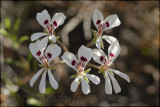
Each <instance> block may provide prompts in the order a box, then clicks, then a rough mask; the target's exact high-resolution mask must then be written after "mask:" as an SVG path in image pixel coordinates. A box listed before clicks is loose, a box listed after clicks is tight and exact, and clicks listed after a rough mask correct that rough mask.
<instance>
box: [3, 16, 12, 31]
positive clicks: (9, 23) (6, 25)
mask: <svg viewBox="0 0 160 107" xmlns="http://www.w3.org/2000/svg"><path fill="white" fill-rule="evenodd" d="M4 23H5V27H6V29H7V30H10V29H11V21H10V19H9V18H8V17H7V18H5V20H4Z"/></svg>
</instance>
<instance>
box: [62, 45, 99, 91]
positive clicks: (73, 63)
mask: <svg viewBox="0 0 160 107" xmlns="http://www.w3.org/2000/svg"><path fill="white" fill-rule="evenodd" d="M92 55H93V51H92V49H90V48H86V47H85V46H83V45H82V46H81V47H80V48H79V50H78V59H77V58H76V56H75V55H74V54H72V53H70V52H65V53H64V54H63V56H62V57H61V58H62V59H63V61H64V62H66V64H67V65H68V66H70V67H72V68H73V69H75V70H76V71H77V74H76V75H73V76H71V77H73V78H75V80H74V81H73V82H72V84H71V91H72V92H75V91H76V90H77V87H78V85H79V84H80V83H81V85H82V92H83V93H84V94H88V93H89V92H90V86H89V84H88V83H89V80H88V79H90V80H91V81H92V82H93V83H95V84H99V83H100V79H99V77H97V76H95V75H93V74H87V73H88V72H89V71H90V69H88V70H86V71H85V70H84V69H85V67H86V65H87V63H88V62H89V61H90V60H91V58H92Z"/></svg>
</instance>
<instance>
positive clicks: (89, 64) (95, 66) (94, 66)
mask: <svg viewBox="0 0 160 107" xmlns="http://www.w3.org/2000/svg"><path fill="white" fill-rule="evenodd" d="M87 66H89V67H93V68H96V69H98V70H99V69H100V67H99V66H97V65H94V64H91V63H88V64H87Z"/></svg>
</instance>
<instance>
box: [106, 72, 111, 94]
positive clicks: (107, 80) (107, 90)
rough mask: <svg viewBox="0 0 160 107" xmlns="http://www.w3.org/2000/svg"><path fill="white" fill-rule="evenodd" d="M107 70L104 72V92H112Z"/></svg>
mask: <svg viewBox="0 0 160 107" xmlns="http://www.w3.org/2000/svg"><path fill="white" fill-rule="evenodd" d="M107 72H108V71H106V72H105V92H106V94H112V85H111V81H110V78H109V76H108V73H107Z"/></svg>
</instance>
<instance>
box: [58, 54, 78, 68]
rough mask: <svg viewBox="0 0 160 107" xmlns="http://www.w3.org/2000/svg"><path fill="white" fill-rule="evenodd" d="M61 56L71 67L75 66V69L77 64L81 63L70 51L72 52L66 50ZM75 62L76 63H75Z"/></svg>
mask: <svg viewBox="0 0 160 107" xmlns="http://www.w3.org/2000/svg"><path fill="white" fill-rule="evenodd" d="M61 58H62V59H63V61H64V62H65V63H66V64H67V65H68V66H70V67H72V68H74V69H75V70H77V67H76V66H77V65H76V64H78V63H79V61H78V60H77V58H76V57H75V55H74V54H72V53H70V52H65V53H64V54H63V56H61ZM73 62H74V63H73Z"/></svg>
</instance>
